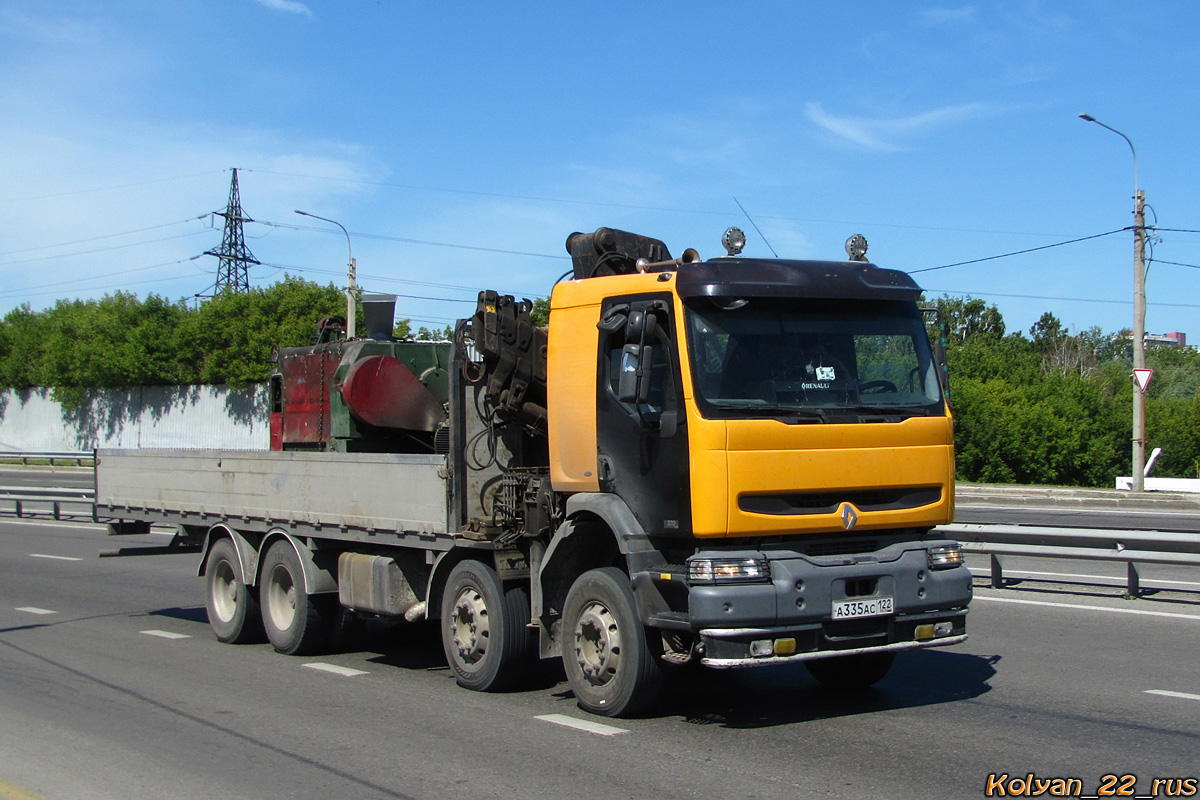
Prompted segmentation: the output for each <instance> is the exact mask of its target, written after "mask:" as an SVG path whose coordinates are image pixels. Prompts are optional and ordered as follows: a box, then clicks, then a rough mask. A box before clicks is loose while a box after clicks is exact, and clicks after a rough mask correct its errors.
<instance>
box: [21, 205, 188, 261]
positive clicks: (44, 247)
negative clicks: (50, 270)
mask: <svg viewBox="0 0 1200 800" xmlns="http://www.w3.org/2000/svg"><path fill="white" fill-rule="evenodd" d="M207 216H209V215H208V214H201V215H200V216H198V217H190V218H188V219H184V220H179V221H177V222H164V223H162V224H161V225H151V226H149V227H146V228H138V229H137V230H132V231H121V232H120V233H106V234H104V235H103V236H93V237H91V238H89V239H76V240H75V241H72V242H59V243H58V244H44V245H41V246H39V247H26V248H25V249H24V250H8V251H5V252H3V253H0V256H16V255H20V254H21V253H33V252H35V251H37V250H53V249H54V248H55V247H70V246H71V245H73V244H87V243H88V242H98V241H100V240H101V239H115V238H116V237H118V236H131V235H133V234H135V233H145V232H146V231H153V230H158V229H159V228H169V227H171V226H172V225H186V224H187V223H189V222H195V221H196V220H201V219H204V218H205V217H207ZM159 241H161V240H159ZM78 255H87V253H79V254H78Z"/></svg>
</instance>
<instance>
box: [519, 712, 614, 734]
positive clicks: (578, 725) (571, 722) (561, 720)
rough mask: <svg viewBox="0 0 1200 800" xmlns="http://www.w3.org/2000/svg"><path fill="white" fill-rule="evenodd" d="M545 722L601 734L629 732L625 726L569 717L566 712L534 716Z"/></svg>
mask: <svg viewBox="0 0 1200 800" xmlns="http://www.w3.org/2000/svg"><path fill="white" fill-rule="evenodd" d="M534 719H540V720H542V721H543V722H553V723H554V724H555V725H565V726H566V727H568V728H575V729H576V730H580V731H587V732H588V733H598V734H600V735H601V736H616V735H617V734H618V733H629V731H627V730H625V729H624V728H614V727H613V726H612V725H604V724H601V723H599V722H592V721H591V720H590V719H575V718H574V717H568V716H567V715H566V714H542V715H541V716H540V717H534Z"/></svg>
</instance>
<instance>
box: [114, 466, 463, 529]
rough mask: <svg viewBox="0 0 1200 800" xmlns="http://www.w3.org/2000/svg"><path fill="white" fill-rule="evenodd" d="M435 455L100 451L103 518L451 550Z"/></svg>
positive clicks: (443, 481)
mask: <svg viewBox="0 0 1200 800" xmlns="http://www.w3.org/2000/svg"><path fill="white" fill-rule="evenodd" d="M446 474H447V473H446V458H445V456H442V455H407V454H392V453H389V454H375V453H370V454H368V453H361V454H359V453H355V454H347V453H317V452H311V453H310V452H302V451H287V452H274V451H262V452H260V451H240V450H99V451H97V453H96V509H97V513H98V514H100V515H110V516H112V517H116V518H120V519H141V520H149V521H157V522H166V523H173V524H179V525H189V526H203V527H209V526H211V525H216V524H218V523H222V522H226V523H228V524H230V525H231V526H232V527H234V528H238V529H241V530H247V531H262V532H266V531H268V530H271V529H274V528H281V529H283V530H287V531H289V532H291V533H297V534H301V535H306V536H319V537H324V538H329V539H341V540H350V541H371V542H378V543H379V544H400V543H404V544H409V545H417V546H422V547H426V548H430V549H449V547H450V546H451V543H452V542H453V539H454V537H453V535H452V532H451V531H450V526H449V519H450V514H449V496H448V492H449V481H448V480H447V478H446V477H445V476H446Z"/></svg>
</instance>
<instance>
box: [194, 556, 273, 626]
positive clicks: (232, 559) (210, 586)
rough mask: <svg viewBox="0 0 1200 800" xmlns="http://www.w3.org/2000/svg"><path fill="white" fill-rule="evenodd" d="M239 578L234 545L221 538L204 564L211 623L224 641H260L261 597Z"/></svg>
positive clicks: (239, 568)
mask: <svg viewBox="0 0 1200 800" xmlns="http://www.w3.org/2000/svg"><path fill="white" fill-rule="evenodd" d="M240 575H241V565H240V564H239V562H238V554H237V549H236V548H234V546H233V542H231V541H229V540H228V539H218V540H217V541H216V542H214V543H213V546H212V549H211V550H209V551H208V560H207V561H205V563H204V577H205V582H206V584H207V585H206V587H205V588H206V590H207V591H206V598H205V599H206V602H205V605H206V606H207V608H208V624H209V626H210V627H211V628H212V629H213V633H215V634H216V635H217V639H219V640H220V641H222V642H228V643H229V644H250V643H252V642H261V641H262V640H263V638H264V636H263V626H262V617H261V616H260V614H259V609H258V597H257V596H256V595H255V592H254V590H253V589H251V588H250V587H249V586H247V585H246V584H245V583H243V582H242V579H241V578H240V577H239V576H240Z"/></svg>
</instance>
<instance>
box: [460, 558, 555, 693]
mask: <svg viewBox="0 0 1200 800" xmlns="http://www.w3.org/2000/svg"><path fill="white" fill-rule="evenodd" d="M441 625H442V649H443V650H444V651H445V653H446V661H447V663H449V664H450V669H451V670H453V672H454V677H455V679H456V680H457V681H458V685H459V686H462V687H464V688H466V689H471V690H472V691H476V692H498V691H502V690H504V689H507V688H509V687H511V686H512V685H513V684H514V683H516V681H517V680H518V679H519V678H520V677H522V675H523V674H524V673H525V671H526V668H527V667H528V666H529V661H530V654H531V652H532V646H531V645H532V641H533V638H532V635H531V631H530V629H529V593H528V591H527V590H526V589H525V587H524V586H521V585H518V584H513V585H510V586H509V587H508V588H507V589H505V588H504V585H503V584H502V583H501V582H500V579H499V578H498V577H497V576H496V571H495V570H493V569H492V568H491V567H489V566H487V565H486V564H484V563H483V562H480V561H474V560H467V561H463V562H462V563H460V564H459V565H458V566H456V567H455V568H454V569H453V570H452V571H451V572H450V576H449V577H448V578H447V579H446V589H445V591H444V592H442V618H441Z"/></svg>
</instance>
